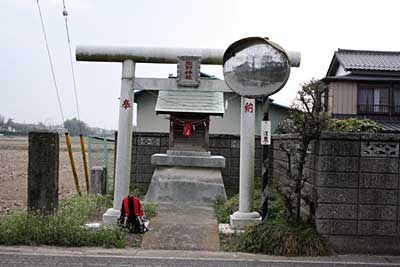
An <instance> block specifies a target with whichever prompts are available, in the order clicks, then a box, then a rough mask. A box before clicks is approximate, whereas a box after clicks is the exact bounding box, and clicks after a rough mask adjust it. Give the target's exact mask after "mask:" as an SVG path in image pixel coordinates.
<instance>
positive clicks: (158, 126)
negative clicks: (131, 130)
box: [135, 91, 169, 133]
mask: <svg viewBox="0 0 400 267" xmlns="http://www.w3.org/2000/svg"><path fill="white" fill-rule="evenodd" d="M152 93H153V94H154V95H155V96H153V95H152V94H150V93H148V92H143V93H141V95H139V96H138V97H137V118H136V123H137V124H136V132H160V133H169V120H167V119H165V117H167V116H166V115H159V116H157V115H156V111H155V107H156V102H157V96H156V95H157V92H155V91H153V92H152ZM135 98H136V96H135Z"/></svg>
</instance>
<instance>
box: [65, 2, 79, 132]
mask: <svg viewBox="0 0 400 267" xmlns="http://www.w3.org/2000/svg"><path fill="white" fill-rule="evenodd" d="M63 16H64V21H65V30H66V33H67V40H68V51H69V62H70V65H71V73H72V82H73V86H74V95H75V105H76V111H77V114H78V120H79V123H78V124H79V133H80V134H81V133H82V126H81V115H80V112H79V102H78V93H77V86H76V78H75V70H74V62H73V59H72V50H71V39H70V36H69V28H68V11H67V8H66V6H65V0H63Z"/></svg>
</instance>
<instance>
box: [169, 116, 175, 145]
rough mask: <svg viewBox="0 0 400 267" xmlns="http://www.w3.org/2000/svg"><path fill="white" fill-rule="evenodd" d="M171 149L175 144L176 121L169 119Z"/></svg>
mask: <svg viewBox="0 0 400 267" xmlns="http://www.w3.org/2000/svg"><path fill="white" fill-rule="evenodd" d="M168 144H169V149H171V148H172V147H173V146H174V122H173V121H172V120H170V121H169V139H168Z"/></svg>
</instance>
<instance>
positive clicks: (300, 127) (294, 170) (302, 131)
mask: <svg viewBox="0 0 400 267" xmlns="http://www.w3.org/2000/svg"><path fill="white" fill-rule="evenodd" d="M327 90H328V88H327V85H326V84H325V83H323V82H322V81H319V80H311V81H310V82H308V83H305V84H303V86H302V89H301V90H300V91H299V92H298V93H297V98H296V101H295V103H294V104H293V105H292V108H291V111H290V113H289V121H290V123H289V124H288V125H289V129H288V131H289V132H291V133H296V134H298V135H299V141H298V143H288V144H286V145H281V146H280V150H281V151H283V152H284V153H285V155H286V157H287V162H288V163H287V172H286V175H287V178H288V179H287V181H286V182H284V183H283V184H282V185H278V186H277V189H278V191H279V192H280V193H281V195H282V196H283V198H284V201H285V206H286V210H287V214H288V219H289V220H290V221H294V222H300V220H301V213H300V211H301V201H302V200H303V201H304V202H305V203H306V204H307V205H308V206H309V210H310V213H309V218H308V221H309V222H311V223H313V222H314V219H315V218H314V217H315V209H316V200H315V199H313V198H312V196H311V194H310V193H307V192H305V190H304V186H305V184H306V183H307V182H308V180H309V177H308V176H307V175H305V174H304V168H305V164H306V157H307V150H308V148H309V146H310V143H311V142H312V141H313V140H316V139H318V138H319V136H320V134H321V132H322V131H323V130H325V129H327V128H328V126H329V115H328V114H327V113H325V112H323V108H322V99H323V97H324V95H325V94H326V93H327Z"/></svg>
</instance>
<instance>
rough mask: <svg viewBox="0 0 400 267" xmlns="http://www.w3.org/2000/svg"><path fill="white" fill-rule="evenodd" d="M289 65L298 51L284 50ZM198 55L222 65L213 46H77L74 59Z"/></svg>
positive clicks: (162, 59) (159, 59)
mask: <svg viewBox="0 0 400 267" xmlns="http://www.w3.org/2000/svg"><path fill="white" fill-rule="evenodd" d="M286 53H287V55H288V57H289V60H290V65H291V66H292V67H298V66H299V65H300V53H299V52H291V51H286ZM182 55H185V56H200V57H201V64H208V65H222V57H223V55H224V49H214V48H173V47H169V48H166V47H138V46H136V47H135V46H133V47H129V46H114V47H113V46H77V48H76V60H78V61H100V62H123V61H125V60H127V59H131V60H133V61H134V62H136V63H164V64H175V63H176V59H177V57H178V56H182Z"/></svg>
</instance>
